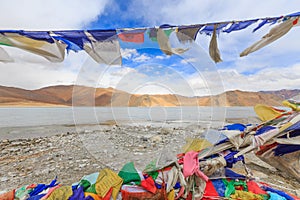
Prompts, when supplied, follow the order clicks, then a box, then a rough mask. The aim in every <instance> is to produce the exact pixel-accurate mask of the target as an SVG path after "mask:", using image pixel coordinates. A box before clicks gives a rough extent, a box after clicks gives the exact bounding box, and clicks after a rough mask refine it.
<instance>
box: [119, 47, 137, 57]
mask: <svg viewBox="0 0 300 200" xmlns="http://www.w3.org/2000/svg"><path fill="white" fill-rule="evenodd" d="M121 55H122V58H124V59H131V58H132V57H134V56H137V55H138V52H137V50H136V49H128V48H126V49H121Z"/></svg>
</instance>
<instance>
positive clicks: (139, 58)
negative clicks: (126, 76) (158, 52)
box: [132, 54, 151, 62]
mask: <svg viewBox="0 0 300 200" xmlns="http://www.w3.org/2000/svg"><path fill="white" fill-rule="evenodd" d="M150 59H151V57H149V56H147V55H146V54H141V55H139V56H137V57H134V58H133V59H132V61H133V62H145V61H147V60H150Z"/></svg>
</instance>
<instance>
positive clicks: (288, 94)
mask: <svg viewBox="0 0 300 200" xmlns="http://www.w3.org/2000/svg"><path fill="white" fill-rule="evenodd" d="M261 92H262V93H266V94H274V95H277V96H279V97H281V98H283V99H290V98H293V97H295V96H298V95H300V90H299V89H294V90H286V89H282V90H275V91H261Z"/></svg>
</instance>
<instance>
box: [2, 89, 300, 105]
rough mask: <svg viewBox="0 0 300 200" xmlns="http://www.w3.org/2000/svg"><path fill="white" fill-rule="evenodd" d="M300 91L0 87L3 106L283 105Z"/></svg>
mask: <svg viewBox="0 0 300 200" xmlns="http://www.w3.org/2000/svg"><path fill="white" fill-rule="evenodd" d="M299 92H300V90H279V91H261V92H247V91H240V90H235V91H227V92H225V93H222V94H219V95H215V96H203V97H185V96H181V95H173V94H166V95H147V94H145V95H137V94H129V93H127V92H124V91H120V90H116V89H113V88H92V87H86V86H73V85H58V86H50V87H45V88H41V89H37V90H26V89H21V88H14V87H5V86H0V106H72V105H73V106H132V107H139V106H142V107H144V106H146V107H149V106H197V105H199V106H254V105H256V104H258V103H260V104H266V105H272V106H280V105H281V102H282V101H283V100H284V99H287V98H289V97H292V96H293V95H296V94H299Z"/></svg>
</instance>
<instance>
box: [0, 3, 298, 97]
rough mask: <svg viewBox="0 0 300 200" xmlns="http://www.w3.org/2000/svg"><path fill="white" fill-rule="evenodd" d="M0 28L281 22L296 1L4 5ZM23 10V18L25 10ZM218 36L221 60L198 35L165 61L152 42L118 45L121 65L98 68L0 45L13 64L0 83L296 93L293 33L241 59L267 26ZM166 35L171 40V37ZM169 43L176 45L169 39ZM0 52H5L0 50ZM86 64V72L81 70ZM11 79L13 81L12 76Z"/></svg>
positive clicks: (82, 56)
mask: <svg viewBox="0 0 300 200" xmlns="http://www.w3.org/2000/svg"><path fill="white" fill-rule="evenodd" d="M2 4H3V5H2V11H3V12H2V13H0V15H1V20H0V29H26V30H66V29H68V30H69V29H71V30H72V29H110V28H136V27H154V26H159V25H161V24H172V25H183V24H199V23H208V22H219V21H231V20H244V19H252V18H261V17H272V16H281V15H285V14H290V13H294V12H299V11H300V2H299V1H298V0H278V1H272V0H266V1H260V0H244V1H240V2H238V3H237V1H235V0H209V1H208V0H206V1H204V0H199V1H193V0H180V1H179V0H175V1H172V0H165V1H163V2H162V1H159V0H153V1H147V0H129V1H122V0H111V1H109V0H87V1H81V0H65V1H59V0H53V1H51V2H44V1H43V2H42V1H39V0H28V1H26V3H22V2H20V1H18V0H11V1H6V2H4V3H2ZM29 11H30V12H29ZM257 24H258V23H256V24H254V25H251V26H250V27H248V28H247V29H245V30H242V31H236V32H232V33H229V34H227V33H221V34H219V35H218V46H219V49H220V52H221V57H222V59H223V62H221V63H218V64H214V63H213V62H211V61H210V59H209V56H208V46H209V41H210V36H206V35H204V34H198V36H197V39H196V41H195V43H194V44H193V50H191V51H190V53H186V55H179V56H177V55H172V56H167V55H165V54H164V53H162V52H161V51H160V50H159V47H158V44H157V43H151V42H149V38H147V37H145V40H146V42H145V43H144V44H139V45H134V44H132V43H130V44H129V43H122V42H121V44H120V45H121V47H122V54H123V65H122V66H103V65H98V64H96V63H93V62H92V61H90V60H89V59H90V58H89V56H88V55H87V54H86V53H85V52H82V51H81V52H79V53H73V52H71V53H70V54H69V55H67V56H66V58H65V61H64V62H62V63H49V62H48V61H45V60H44V59H43V58H40V57H39V56H36V55H34V54H30V53H27V52H24V51H22V50H19V49H15V48H9V47H5V50H6V51H7V52H8V53H9V54H10V55H11V56H12V57H13V58H14V60H15V62H13V63H0V70H1V73H0V85H7V86H14V87H22V88H27V89H37V88H40V87H44V86H49V85H57V84H84V85H90V86H97V87H115V88H117V89H122V90H126V91H127V92H131V93H179V94H182V95H188V96H194V95H207V94H212V93H218V92H222V91H226V90H235V89H239V90H247V91H260V90H277V89H299V88H300V57H299V53H300V48H299V47H300V40H299V31H300V29H299V27H295V28H293V29H292V30H291V31H290V32H289V33H288V34H287V35H285V36H284V37H282V38H280V39H279V40H277V41H275V42H274V43H272V44H270V45H268V46H266V47H265V48H262V49H261V50H259V51H257V52H254V53H252V54H250V55H248V56H246V57H242V58H241V57H239V54H240V53H241V52H242V51H243V50H244V49H245V48H247V47H248V46H250V45H251V44H253V43H254V42H256V41H258V40H259V39H260V38H261V37H262V36H263V35H265V34H267V33H268V31H269V30H270V29H271V28H272V27H273V26H269V25H266V26H264V27H263V28H261V29H259V30H258V31H257V32H255V33H253V32H252V30H253V29H254V28H255V27H256V26H257ZM170 37H171V36H170ZM175 42H176V41H175ZM3 48H4V47H3ZM87 66H88V67H87ZM11 77H14V78H11Z"/></svg>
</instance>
